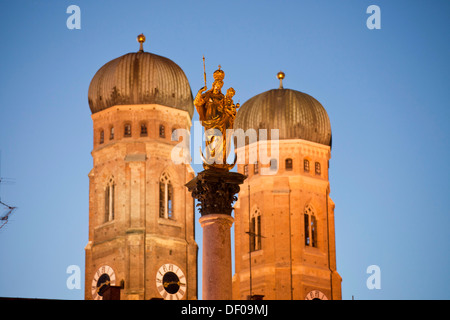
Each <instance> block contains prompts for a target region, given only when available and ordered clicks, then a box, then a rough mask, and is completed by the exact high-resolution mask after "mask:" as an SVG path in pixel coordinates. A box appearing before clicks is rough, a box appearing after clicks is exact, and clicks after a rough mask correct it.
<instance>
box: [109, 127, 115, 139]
mask: <svg viewBox="0 0 450 320" xmlns="http://www.w3.org/2000/svg"><path fill="white" fill-rule="evenodd" d="M113 139H114V127H111V129H110V130H109V140H113Z"/></svg>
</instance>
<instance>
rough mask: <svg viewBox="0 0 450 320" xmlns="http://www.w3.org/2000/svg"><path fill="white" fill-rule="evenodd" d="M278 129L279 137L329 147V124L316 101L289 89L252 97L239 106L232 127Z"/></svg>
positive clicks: (271, 91)
mask: <svg viewBox="0 0 450 320" xmlns="http://www.w3.org/2000/svg"><path fill="white" fill-rule="evenodd" d="M250 128H253V129H256V130H257V131H258V129H268V133H267V134H268V136H269V134H270V129H279V138H280V139H303V140H308V141H312V142H317V143H320V144H324V145H327V146H330V147H331V125H330V119H329V118H328V114H327V112H326V111H325V109H324V107H323V106H322V105H321V104H320V102H319V101H317V100H316V99H314V98H313V97H311V96H310V95H308V94H306V93H303V92H299V91H296V90H291V89H284V88H283V87H282V85H281V84H280V88H279V89H273V90H269V91H266V92H263V93H261V94H258V95H256V96H254V97H253V98H251V99H249V100H248V101H246V102H245V103H244V104H243V105H242V106H241V107H240V109H238V112H237V116H236V120H235V123H234V129H243V130H244V131H246V130H247V129H250Z"/></svg>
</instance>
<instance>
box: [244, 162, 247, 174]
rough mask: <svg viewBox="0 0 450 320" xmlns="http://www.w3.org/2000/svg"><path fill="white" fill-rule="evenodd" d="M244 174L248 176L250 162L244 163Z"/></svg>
mask: <svg viewBox="0 0 450 320" xmlns="http://www.w3.org/2000/svg"><path fill="white" fill-rule="evenodd" d="M244 175H245V176H248V164H244Z"/></svg>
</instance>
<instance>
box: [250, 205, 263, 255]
mask: <svg viewBox="0 0 450 320" xmlns="http://www.w3.org/2000/svg"><path fill="white" fill-rule="evenodd" d="M249 236H250V252H253V251H257V250H261V211H259V209H258V208H256V209H255V210H253V212H252V214H251V218H250V231H249Z"/></svg>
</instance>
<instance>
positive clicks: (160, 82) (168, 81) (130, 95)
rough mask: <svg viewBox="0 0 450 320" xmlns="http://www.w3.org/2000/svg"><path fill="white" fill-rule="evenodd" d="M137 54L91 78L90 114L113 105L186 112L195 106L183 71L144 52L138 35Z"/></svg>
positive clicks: (190, 113) (107, 65) (123, 57)
mask: <svg viewBox="0 0 450 320" xmlns="http://www.w3.org/2000/svg"><path fill="white" fill-rule="evenodd" d="M137 40H138V42H139V43H140V50H139V51H138V52H131V53H128V54H125V55H123V56H121V57H119V58H117V59H114V60H112V61H110V62H108V63H106V64H105V65H104V66H103V67H101V68H100V69H99V70H98V71H97V73H96V74H95V75H94V77H93V78H92V81H91V84H90V85H89V92H88V100H89V107H90V109H91V112H92V113H96V112H99V111H102V110H105V109H107V108H109V107H112V106H115V105H139V104H160V105H164V106H168V107H172V108H176V109H180V110H185V111H187V112H189V115H190V117H191V118H192V115H193V112H194V104H193V98H192V92H191V87H190V86H189V82H188V80H187V78H186V75H185V74H184V72H183V70H182V69H181V68H180V67H179V66H178V65H177V64H176V63H175V62H173V61H172V60H170V59H168V58H165V57H162V56H159V55H156V54H153V53H149V52H144V49H143V43H144V42H145V36H144V35H143V34H141V35H139V36H138V38H137Z"/></svg>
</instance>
